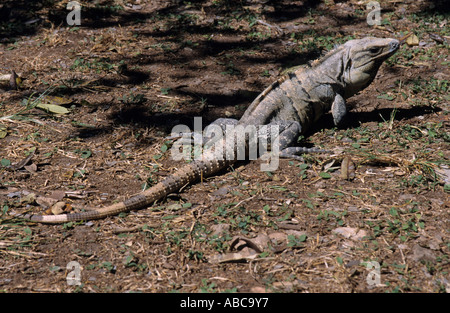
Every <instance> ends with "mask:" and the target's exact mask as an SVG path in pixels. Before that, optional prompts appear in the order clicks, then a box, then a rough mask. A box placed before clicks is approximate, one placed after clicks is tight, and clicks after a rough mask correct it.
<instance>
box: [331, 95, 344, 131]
mask: <svg viewBox="0 0 450 313" xmlns="http://www.w3.org/2000/svg"><path fill="white" fill-rule="evenodd" d="M331 114H332V115H333V121H334V125H336V126H339V125H341V124H342V122H343V120H344V118H345V116H346V115H347V106H346V104H345V100H344V98H343V97H342V96H341V95H340V94H336V97H334V101H333V104H332V105H331Z"/></svg>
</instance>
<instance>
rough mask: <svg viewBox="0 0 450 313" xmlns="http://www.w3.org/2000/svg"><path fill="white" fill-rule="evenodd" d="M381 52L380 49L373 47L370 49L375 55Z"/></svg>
mask: <svg viewBox="0 0 450 313" xmlns="http://www.w3.org/2000/svg"><path fill="white" fill-rule="evenodd" d="M380 50H381V48H380V47H373V48H370V49H369V52H370V53H373V54H377V53H379V52H380Z"/></svg>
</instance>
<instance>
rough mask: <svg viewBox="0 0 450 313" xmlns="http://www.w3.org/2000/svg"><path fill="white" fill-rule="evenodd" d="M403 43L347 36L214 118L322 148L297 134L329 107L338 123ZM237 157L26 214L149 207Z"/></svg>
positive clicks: (291, 152) (283, 145)
mask: <svg viewBox="0 0 450 313" xmlns="http://www.w3.org/2000/svg"><path fill="white" fill-rule="evenodd" d="M399 45H400V43H399V41H398V40H395V39H381V38H373V37H367V38H363V39H359V40H351V41H348V42H346V43H345V44H343V45H341V46H339V47H337V48H336V49H334V50H332V51H331V52H329V53H328V54H327V55H325V56H324V57H323V58H321V59H320V60H318V61H315V62H314V63H313V64H312V66H311V67H310V68H306V69H305V68H302V69H299V70H295V71H293V72H290V73H288V74H287V75H285V76H284V77H282V78H281V79H279V80H277V81H276V82H275V83H273V84H272V85H270V86H269V87H268V88H267V89H266V90H264V91H263V92H262V93H261V94H260V95H259V96H258V97H257V98H256V99H255V100H254V101H253V102H252V104H251V105H250V106H249V107H248V109H247V110H246V111H245V113H244V115H243V116H242V118H241V119H240V120H239V121H237V120H231V119H219V120H221V121H220V122H219V120H218V121H216V122H215V123H216V125H220V124H221V123H222V122H227V123H231V124H234V125H242V126H247V125H255V126H261V125H268V126H272V125H276V126H281V130H282V131H281V132H280V133H279V139H280V156H281V157H296V155H298V154H299V153H304V152H318V151H320V150H317V149H305V148H302V147H291V145H292V143H294V142H295V140H296V139H297V137H298V135H299V134H301V133H304V132H305V131H306V130H307V129H308V128H309V127H310V126H311V125H312V124H313V123H315V122H316V121H317V120H318V119H319V118H320V117H321V116H322V115H323V114H325V113H327V112H328V111H330V110H331V113H332V115H333V119H334V122H335V124H336V125H338V124H340V123H341V122H342V120H343V119H344V117H345V115H346V112H347V109H346V105H345V99H347V98H349V97H351V96H352V95H354V94H356V93H357V92H359V91H361V90H363V89H364V88H366V87H367V86H368V85H369V84H370V83H371V82H372V81H373V79H374V78H375V76H376V74H377V71H378V69H379V67H380V65H381V64H382V63H383V61H384V60H386V59H387V58H388V57H389V56H391V55H392V54H394V53H395V52H396V51H397V49H398V48H399ZM213 124H214V123H213ZM220 144H223V146H225V147H226V145H227V143H226V142H224V141H222V142H221V143H220ZM246 144H247V143H246ZM228 148H230V149H236V147H228ZM235 162H236V160H235V159H232V160H227V159H226V157H224V158H223V160H219V159H217V158H214V157H211V156H210V157H209V158H208V157H207V158H204V159H202V160H196V161H193V162H192V163H190V164H187V165H185V166H184V167H182V168H181V169H179V170H178V171H176V172H175V173H173V174H172V175H170V176H169V177H167V178H165V179H164V180H163V181H161V182H159V183H158V184H156V185H154V186H153V187H151V188H149V189H147V190H146V191H144V192H142V193H140V194H138V195H136V196H134V197H131V198H129V199H127V200H125V201H123V202H120V203H117V204H113V205H110V206H107V207H104V208H100V209H96V210H92V211H86V212H81V213H72V214H61V215H27V216H25V218H27V219H29V220H31V221H34V222H40V223H65V222H70V221H81V220H92V219H99V218H104V217H106V216H111V215H116V214H119V213H121V212H127V211H130V210H137V209H142V208H146V207H148V206H151V205H153V203H154V202H155V201H157V200H160V199H162V198H163V197H165V196H167V195H168V194H170V193H173V192H177V191H178V190H180V188H182V187H183V186H185V185H187V184H193V183H195V182H197V181H199V180H200V179H201V177H207V176H211V175H213V174H215V173H217V172H219V171H220V170H222V169H225V168H227V167H228V166H230V165H231V164H233V163H235Z"/></svg>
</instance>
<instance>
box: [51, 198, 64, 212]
mask: <svg viewBox="0 0 450 313" xmlns="http://www.w3.org/2000/svg"><path fill="white" fill-rule="evenodd" d="M65 206H66V203H65V202H64V201H59V202H56V203H55V204H54V205H53V206H52V207H51V212H52V214H53V215H58V214H62V213H63V212H64V208H65Z"/></svg>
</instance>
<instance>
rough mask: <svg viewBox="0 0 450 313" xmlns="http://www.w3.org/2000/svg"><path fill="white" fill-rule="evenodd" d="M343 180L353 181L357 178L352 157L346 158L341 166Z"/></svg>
mask: <svg viewBox="0 0 450 313" xmlns="http://www.w3.org/2000/svg"><path fill="white" fill-rule="evenodd" d="M341 178H342V179H346V180H352V179H354V178H355V163H354V162H353V161H352V159H351V158H350V157H345V158H344V159H343V160H342V164H341Z"/></svg>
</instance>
